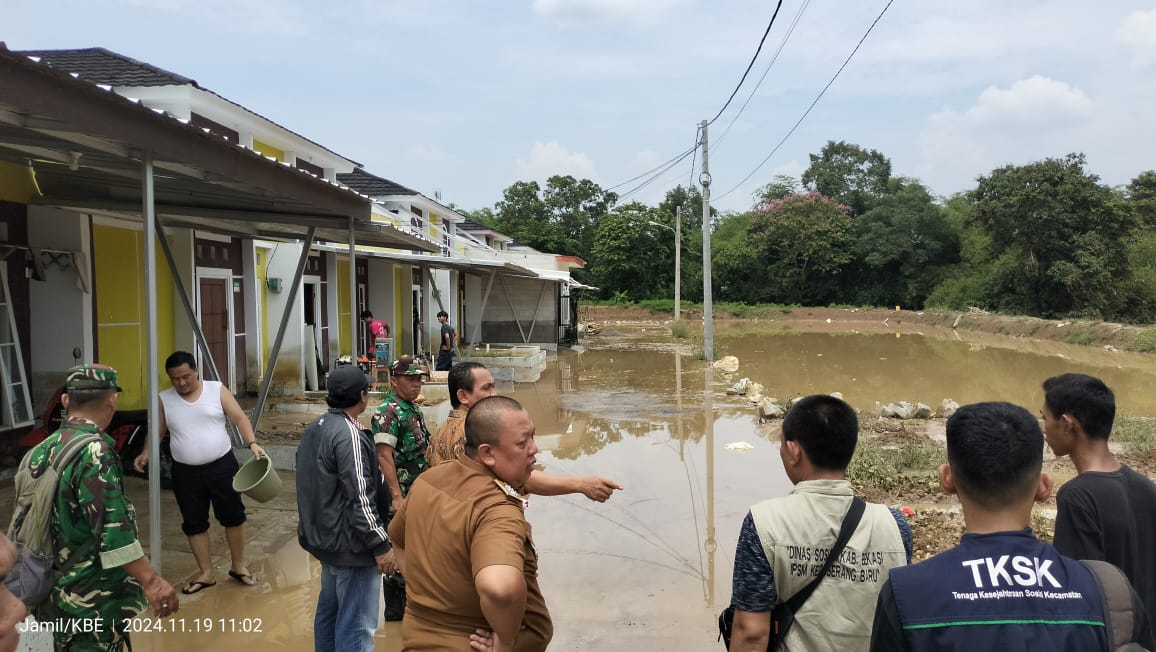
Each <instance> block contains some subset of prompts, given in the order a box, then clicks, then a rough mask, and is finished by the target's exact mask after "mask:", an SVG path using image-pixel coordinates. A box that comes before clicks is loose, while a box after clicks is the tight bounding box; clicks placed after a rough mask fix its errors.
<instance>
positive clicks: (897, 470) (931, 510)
mask: <svg viewBox="0 0 1156 652" xmlns="http://www.w3.org/2000/svg"><path fill="white" fill-rule="evenodd" d="M581 311H582V312H581V314H580V317H581V319H582V321H583V322H585V323H588V324H589V325H590V326H591V330H592V331H594V332H605V331H609V332H611V333H614V332H615V331H619V332H621V333H622V334H623V335H625V337H623V340H624V341H623V342H620V343H619V346H625V347H631V346H643V347H645V346H654V344H653V343H648V344H643V343H637V344H635V343H633V342H630V341H629V340H632V339H634V338H633V337H630V335H631V334H634V333H638V332H639V331H640V330H641V331H650V332H651V333H653V332H654V331H657V330H659V328H657V327H661V326H663V325H669V323H670V319H671V315H670V314H669V313H661V312H658V313H656V312H653V311H650V310H648V309H645V308H640V307H636V306H583V307H582V309H581ZM752 312H754V309H752ZM683 318H684V319H685V320H686V321H688V322H689V323H690V324H693V325H694V326H697V324H694V322H695V321H696V320H701V318H702V315H701V312H697V311H691V312H685V311H684V312H683ZM715 319H716V320H718V321H720V322H723V323H724V324H730V323H742V322H748V323H755V322H766V321H768V320H772V321H775V322H778V326H779V327H782V328H785V329H791V328H799V329H807V330H818V331H823V330H828V329H831V330H845V329H846V328H847V326H848V324H853V325H854V328H855V329H856V330H857V331H860V332H871V331H872V330H878V331H879V332H890V331H892V330H895V329H896V328H904V329H915V330H918V329H921V328H923V327H927V328H928V329H930V330H936V329H959V330H965V331H969V332H977V333H983V334H987V335H992V336H996V337H1001V336H1002V337H1008V338H1014V339H1019V340H1036V341H1056V342H1067V343H1072V344H1081V345H1087V346H1096V347H1103V348H1105V349H1107V350H1114V349H1115V350H1123V349H1126V348H1128V347H1129V345H1131V344H1132V343H1133V342H1134V341H1135V340H1136V338H1137V337H1139V336H1141V333H1143V332H1144V331H1145V330H1146V327H1142V326H1130V325H1124V324H1114V323H1108V322H1071V321H1065V320H1044V319H1037V318H1034V317H1009V316H1004V315H995V314H990V313H985V312H981V311H968V312H963V313H933V312H916V311H905V310H899V311H892V310H879V309H848V308H783V309H779V308H772V309H765V310H763V309H760V310H758V311H757V314H748V315H746V316H744V317H742V318H737V317H735V316H734V315H731V314H729V313H725V312H723V313H722V314H719V313H717V312H716V314H715ZM692 328H693V326H692ZM693 337H694V336H693V335H692V336H691V338H692V339H693ZM684 342H685V341H684ZM672 344H674V345H679V344H677V342H672ZM682 345H684V346H686V345H685V344H682ZM861 419H862V421H861V424H862V425H861V431H860V437H861V439H860V446H859V449H860V450H859V452H858V453H857V454H856V458H855V460H854V461H853V462H852V467H851V469H850V470H849V475H850V477H851V479H852V481H853V482H854V483H855V485H856V488H857V491H858V493H859V494H860V495H861V496H862V497H864V498H865V499H868V500H872V501H876V502H882V503H885V504H889V505H900V506H907V507H911V509H912V510H913V513H912V514H909V515H908V520H909V521H910V522H911V525H912V532H913V535H914V550H915V554H914V556H915V559H916V560H921V559H926V558H928V557H931V556H933V555H935V554H938V553H939V552H942V551H944V550H946V549H948V548H951V547H952V546H954V545H955V544H956V543H958V542H959V538H960V535H961V534H962V533H963V530H964V524H963V517H962V514H961V512H960V509H959V501H958V499H956V498H955V496H951V495H947V494H944V493H943V491H942V490H941V489H940V487H939V482H938V479H937V475H936V471H935V469H936V467H937V465H938V464H939V463H940V462H942V461H943V459H944V457H945V445H944V443H943V432H944V423H945V421H944V420H943V419H932V420H929V421H899V420H895V419H881V418H878V417H876V416H874V415H862V416H861ZM764 427H765V428H767V429H768V430H774V429H776V428H777V425H776V424H775V423H774V422H771V423H768V424H766V426H764ZM776 436H777V433H776ZM1116 455H1117V457H1118V459H1119V460H1120V461H1121V462H1123V463H1124V464H1127V465H1128V466H1130V467H1132V468H1133V469H1136V470H1138V471H1140V472H1142V473H1145V474H1146V475H1147V476H1148V477H1150V478H1153V479H1154V480H1156V449H1151V450H1148V451H1145V452H1136V451H1133V450H1127V449H1125V448H1123V447H1120V448H1119V450H1116ZM1044 472H1045V473H1048V474H1049V475H1050V476H1051V477H1052V478H1053V480H1054V481H1055V490H1058V489H1059V487H1060V486H1061V485H1062V484H1063V483H1064V482H1066V481H1067V480H1069V479H1071V478H1072V477H1074V476H1075V473H1076V471H1075V467H1074V466H1073V465H1072V462H1071V460H1069V459H1067V458H1062V459H1057V458H1055V457H1054V456H1053V455H1051V452H1050V451H1048V450H1045V460H1044ZM1055 511H1056V502H1055V496H1054V492H1053V496H1052V497H1051V498H1049V499H1048V500H1047V501H1046V502H1044V503H1040V504H1039V505H1037V506H1036V508H1035V510H1034V511H1033V515H1032V528H1033V530H1034V531H1035V532H1036V534H1037V535H1039V536H1040V538H1041V539H1043V540H1045V541H1050V540H1051V539H1052V536H1053V534H1054V528H1055Z"/></svg>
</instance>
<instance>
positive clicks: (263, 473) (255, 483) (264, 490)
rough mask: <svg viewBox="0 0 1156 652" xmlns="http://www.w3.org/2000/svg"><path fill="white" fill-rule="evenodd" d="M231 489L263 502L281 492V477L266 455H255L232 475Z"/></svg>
mask: <svg viewBox="0 0 1156 652" xmlns="http://www.w3.org/2000/svg"><path fill="white" fill-rule="evenodd" d="M233 491H236V492H238V493H243V494H245V495H246V496H248V497H250V498H252V499H253V500H255V501H257V502H260V503H265V502H269V501H270V500H273V498H275V497H276V496H277V494H279V493H281V477H280V476H279V475H277V470H276V469H274V468H273V460H271V459H269V456H268V455H262V456H261V457H255V458H253V459H251V460H249V461H248V462H245V463H244V464H242V465H241V468H239V469H237V474H236V475H234V476H233Z"/></svg>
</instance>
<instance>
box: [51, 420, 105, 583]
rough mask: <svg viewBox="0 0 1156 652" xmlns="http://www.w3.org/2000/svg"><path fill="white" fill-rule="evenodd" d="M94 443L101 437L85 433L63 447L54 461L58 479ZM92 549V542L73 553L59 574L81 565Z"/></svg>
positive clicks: (53, 466)
mask: <svg viewBox="0 0 1156 652" xmlns="http://www.w3.org/2000/svg"><path fill="white" fill-rule="evenodd" d="M94 441H100V435H94V434H92V433H84V434H78V435H76V436H74V437H73V438H72V439H69V440H68V443H67V444H65V445H64V446H63V447H61V449H60V452H59V453H57V454H56V458H55V459H53V460H52V469H53V470H54V471H56V475H57V477H60V476H63V475H64V470H65V469H67V468H68V467H69V466H71V465H72V463H73V462H74V461H75V460H76V458H77V457H79V456H80V453H81V451H83V450H84V447H85V446H88V445H89V444H91V443H92V442H94ZM56 491H57V493H59V492H60V486H59V485H58V486H57V487H56ZM92 547H93V542H91V541H90V542H88V543H87V544H85V545H83V546H81V547H79V548H77V549H76V550H74V551H72V554H71V555H69V556H68V558H67V559H65V560H64V563H63V564H61V566H60V567H59V568H57V569H56V570H57V572H58V573H60V575H64V574H65V573H67V572H68V571H70V570H72V567H73V566H75V565H77V564H78V563H80V560H81V559H84V558H85V557H87V556H88V553H89V552H90V551H91V550H92ZM54 563H55V560H54Z"/></svg>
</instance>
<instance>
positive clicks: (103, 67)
mask: <svg viewBox="0 0 1156 652" xmlns="http://www.w3.org/2000/svg"><path fill="white" fill-rule="evenodd" d="M14 54H20V55H23V56H26V57H32V58H35V59H37V60H39V62H40V63H42V64H45V65H47V66H49V67H50V68H56V69H58V70H63V71H65V72H68V73H72V74H74V75H76V76H77V78H78V79H81V80H84V81H87V82H89V83H92V84H103V85H105V86H120V87H128V88H134V87H137V88H139V87H148V86H192V87H193V88H196V89H199V90H202V91H204V92H206V93H211V94H213V95H216V96H217V97H219V98H221V99H222V100H224V101H226V102H228V103H229V104H232V105H234V106H237V107H239V108H241V109H242V110H244V111H246V112H247V113H250V114H252V115H255V116H257V117H258V118H260V119H262V120H264V121H266V122H268V123H270V124H273V125H276V126H277V127H279V128H281V129H284V130H285V131H287V132H289V133H291V134H293V135H294V136H297V137H298V138H301V139H303V140H305V141H307V142H309V143H311V144H313V145H316V146H317V147H320V148H321V149H323V150H325V151H327V152H329V153H330V154H333V155H334V156H338V157H340V158H343V159H345V160H346V161H349V162H350V163H352V164H353V165H354V166H357V165H361V164H360V163H358V162H357V161H354V160H353V159H349V158H346V157H344V156H342V155H341V154H338V153H337V152H335V151H333V150H331V149H329V148H328V147H326V146H324V145H322V144H321V143H318V142H316V141H314V140H311V139H309V138H307V137H305V136H303V135H301V134H299V133H297V132H296V131H293V130H292V129H289V128H288V127H285V126H283V125H280V124H277V123H276V122H274V121H272V120H270V119H269V118H266V117H265V116H263V115H261V114H260V113H257V112H256V111H253V110H252V109H250V108H248V107H246V106H245V105H243V104H239V103H237V102H234V101H233V100H230V99H229V98H227V97H225V96H223V95H219V94H217V93H214V92H213V91H211V90H209V89H207V88H205V87H203V86H201V85H200V84H198V83H197V82H196V80H194V79H189V78H188V77H185V76H184V75H178V74H176V73H174V72H169V71H167V70H165V69H164V68H158V67H156V66H154V65H152V64H149V63H145V62H143V61H137V60H136V59H133V58H132V57H126V56H125V55H123V54H120V53H119V52H113V51H112V50H107V49H105V48H78V49H75V50H20V51H14ZM350 187H352V186H350Z"/></svg>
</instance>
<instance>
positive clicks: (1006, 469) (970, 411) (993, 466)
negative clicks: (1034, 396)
mask: <svg viewBox="0 0 1156 652" xmlns="http://www.w3.org/2000/svg"><path fill="white" fill-rule="evenodd" d="M947 463H948V464H949V465H950V466H951V474H952V477H953V478H954V480H955V485H956V487H957V488H958V489H959V490H960V491H961V492H962V493H963V494H965V495H966V496H967V497H968V498H970V499H971V500H973V501H975V502H976V503H977V504H978V505H980V506H981V507H984V508H986V509H991V510H999V509H1005V508H1007V507H1009V506H1011V505H1013V504H1014V503H1015V502H1016V501H1019V500H1023V499H1024V498H1025V497H1027V496H1029V495H1031V494H1032V493H1033V492H1034V491H1035V487H1036V483H1037V482H1038V481H1039V477H1040V471H1041V469H1042V468H1043V464H1044V434H1043V432H1042V431H1041V430H1040V423H1039V421H1038V420H1037V419H1036V418H1035V417H1034V416H1032V414H1031V413H1030V412H1028V411H1027V410H1025V409H1023V408H1022V407H1020V406H1018V405H1012V404H1011V403H1002V402H990V403H974V404H972V405H965V406H963V407H961V408H959V409H958V410H956V412H955V414H953V415H951V418H949V419H948V420H947Z"/></svg>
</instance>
